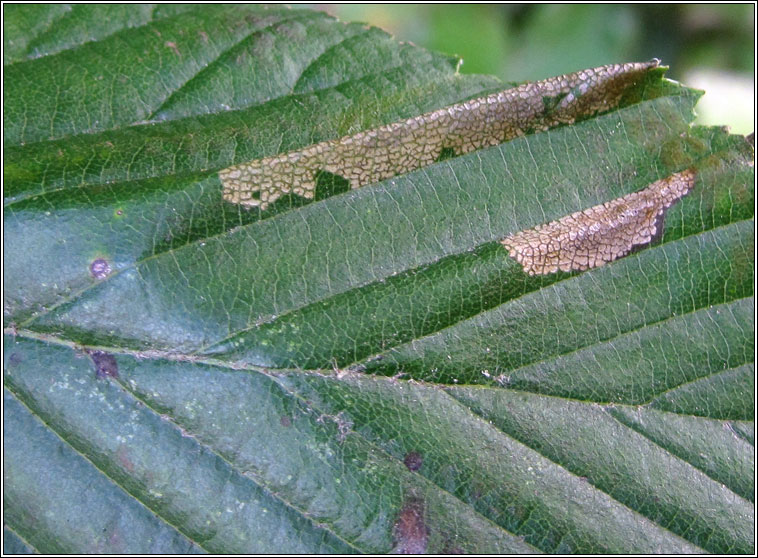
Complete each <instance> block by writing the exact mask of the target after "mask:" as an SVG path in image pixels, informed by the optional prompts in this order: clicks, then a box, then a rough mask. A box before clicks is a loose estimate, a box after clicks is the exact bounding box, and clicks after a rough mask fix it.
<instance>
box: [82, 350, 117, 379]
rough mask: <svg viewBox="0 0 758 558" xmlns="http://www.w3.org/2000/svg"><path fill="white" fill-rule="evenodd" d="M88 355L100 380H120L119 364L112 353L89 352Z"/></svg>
mask: <svg viewBox="0 0 758 558" xmlns="http://www.w3.org/2000/svg"><path fill="white" fill-rule="evenodd" d="M87 354H88V355H89V356H90V358H91V359H92V362H94V363H95V375H96V376H97V377H98V378H118V363H116V357H114V356H113V355H112V354H111V353H106V352H105V351H93V350H88V351H87Z"/></svg>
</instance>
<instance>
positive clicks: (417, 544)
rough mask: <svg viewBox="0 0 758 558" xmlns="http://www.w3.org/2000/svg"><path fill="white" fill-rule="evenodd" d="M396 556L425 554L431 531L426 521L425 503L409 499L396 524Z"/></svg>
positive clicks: (418, 499) (416, 499) (394, 550)
mask: <svg viewBox="0 0 758 558" xmlns="http://www.w3.org/2000/svg"><path fill="white" fill-rule="evenodd" d="M394 533H395V541H396V544H395V548H394V549H393V552H394V553H396V554H424V553H425V552H426V547H427V544H428V543H429V529H428V528H427V526H426V522H425V521H424V501H423V500H421V499H420V498H409V499H408V500H406V502H405V505H404V506H403V509H402V510H400V513H399V514H398V516H397V521H396V522H395V530H394Z"/></svg>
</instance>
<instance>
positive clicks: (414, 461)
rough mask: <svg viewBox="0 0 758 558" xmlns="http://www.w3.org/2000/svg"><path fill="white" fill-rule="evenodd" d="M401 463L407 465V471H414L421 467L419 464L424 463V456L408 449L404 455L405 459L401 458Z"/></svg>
mask: <svg viewBox="0 0 758 558" xmlns="http://www.w3.org/2000/svg"><path fill="white" fill-rule="evenodd" d="M403 463H405V466H406V467H408V470H409V471H413V472H414V473H415V472H416V471H418V470H419V469H421V465H423V464H424V458H423V457H421V454H420V453H418V452H417V451H409V452H408V453H407V454H406V455H405V459H403Z"/></svg>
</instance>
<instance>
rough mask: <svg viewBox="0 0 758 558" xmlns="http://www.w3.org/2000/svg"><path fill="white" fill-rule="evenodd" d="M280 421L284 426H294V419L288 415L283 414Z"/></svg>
mask: <svg viewBox="0 0 758 558" xmlns="http://www.w3.org/2000/svg"><path fill="white" fill-rule="evenodd" d="M279 423H280V424H281V425H282V426H283V427H284V428H289V427H290V426H292V420H291V419H290V418H289V417H288V416H287V415H282V417H281V418H280V419H279Z"/></svg>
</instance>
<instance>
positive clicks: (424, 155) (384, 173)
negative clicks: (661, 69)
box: [219, 60, 659, 209]
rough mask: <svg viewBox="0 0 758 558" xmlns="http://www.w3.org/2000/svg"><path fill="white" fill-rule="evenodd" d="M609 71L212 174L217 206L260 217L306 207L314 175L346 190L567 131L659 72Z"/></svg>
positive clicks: (633, 67) (644, 67)
mask: <svg viewBox="0 0 758 558" xmlns="http://www.w3.org/2000/svg"><path fill="white" fill-rule="evenodd" d="M658 63H659V61H658V60H651V61H650V62H642V63H629V64H613V65H609V66H601V67H599V68H593V69H589V70H583V71H581V72H575V73H572V74H567V75H563V76H558V77H553V78H550V79H546V80H543V81H537V82H532V83H526V84H524V85H520V86H518V87H515V88H513V89H508V90H506V91H502V92H500V93H494V94H492V95H489V96H487V97H482V98H479V99H472V100H470V101H464V102H462V103H458V104H455V105H452V106H450V107H447V108H443V109H439V110H435V111H432V112H428V113H426V114H422V115H420V116H415V117H413V118H409V119H407V120H403V121H400V122H394V123H392V124H388V125H386V126H381V127H380V128H374V129H372V130H367V131H364V132H360V133H357V134H354V135H352V136H347V137H344V138H341V139H336V140H330V141H325V142H322V143H317V144H315V145H311V146H309V147H306V148H305V149H299V150H296V151H290V152H289V153H284V154H281V155H275V156H272V157H265V158H263V159H257V160H254V161H250V162H247V163H242V164H239V165H234V166H232V167H229V168H226V169H223V170H222V171H220V172H219V178H220V179H221V182H222V184H223V187H224V190H223V195H224V199H225V200H227V201H229V202H232V203H239V204H242V205H247V206H254V207H260V208H261V209H266V207H268V205H269V204H271V203H272V202H274V201H275V200H277V199H278V198H279V197H281V196H283V195H285V194H289V193H292V194H296V195H298V196H301V197H304V198H307V199H313V198H314V197H315V193H316V179H315V176H316V173H317V172H318V171H327V172H330V173H332V174H336V175H338V176H342V177H344V178H346V179H347V180H348V181H349V182H350V186H351V187H352V188H359V187H361V186H364V185H366V184H370V183H373V182H379V181H381V180H385V179H387V178H391V177H393V176H395V175H397V174H403V173H407V172H410V171H413V170H416V169H418V168H421V167H424V166H427V165H431V164H432V163H434V162H435V161H437V160H438V158H439V157H440V154H444V153H455V154H457V155H462V154H464V153H469V152H471V151H474V150H476V149H481V148H483V147H488V146H492V145H497V144H499V143H502V142H504V141H508V140H510V139H513V138H516V137H519V136H522V135H524V134H526V133H530V132H539V131H544V130H547V129H549V128H551V127H554V126H557V125H560V124H571V123H573V122H575V121H576V120H577V119H578V118H583V117H586V116H591V115H593V114H596V113H598V112H602V111H607V110H610V109H612V108H614V107H616V106H617V105H618V103H619V102H620V100H621V98H622V96H623V93H624V92H625V91H626V90H627V89H628V88H629V87H631V86H632V85H634V84H635V83H637V82H639V81H640V80H641V79H642V78H643V77H644V76H645V74H646V73H647V72H648V71H649V70H651V69H653V68H656V67H657V66H658Z"/></svg>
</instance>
